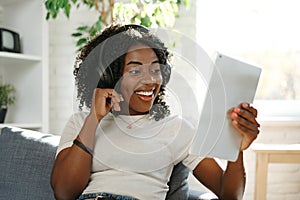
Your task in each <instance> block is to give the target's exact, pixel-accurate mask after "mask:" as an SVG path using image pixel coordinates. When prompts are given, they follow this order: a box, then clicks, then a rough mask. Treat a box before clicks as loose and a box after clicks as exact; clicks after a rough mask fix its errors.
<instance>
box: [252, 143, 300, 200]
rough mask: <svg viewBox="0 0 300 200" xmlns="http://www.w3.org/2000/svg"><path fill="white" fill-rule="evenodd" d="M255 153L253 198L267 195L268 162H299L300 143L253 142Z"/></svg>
mask: <svg viewBox="0 0 300 200" xmlns="http://www.w3.org/2000/svg"><path fill="white" fill-rule="evenodd" d="M252 149H253V150H254V151H255V153H256V174H255V192H254V197H255V200H264V199H266V197H267V178H268V164H269V163H300V144H253V145H252Z"/></svg>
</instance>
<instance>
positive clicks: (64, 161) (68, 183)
mask: <svg viewBox="0 0 300 200" xmlns="http://www.w3.org/2000/svg"><path fill="white" fill-rule="evenodd" d="M96 128H97V123H95V122H94V121H93V120H92V119H90V118H89V117H87V119H86V120H85V123H84V125H83V127H82V129H81V131H80V133H79V135H78V137H77V139H78V140H79V141H81V142H82V143H83V144H84V145H85V146H87V147H88V148H90V149H93V148H94V139H95V132H96ZM91 165H92V155H90V154H88V153H87V152H85V151H84V150H82V149H81V148H80V147H78V146H77V145H75V144H73V145H72V146H71V147H70V148H68V149H65V150H63V151H62V152H61V153H60V154H59V155H58V156H57V158H56V161H55V164H54V167H53V171H52V176H51V185H52V188H53V190H54V194H55V196H56V198H57V199H75V198H76V197H77V196H78V195H80V194H81V193H82V191H83V190H84V189H85V187H86V185H87V183H88V181H89V178H90V169H91Z"/></svg>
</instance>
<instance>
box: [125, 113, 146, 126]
mask: <svg viewBox="0 0 300 200" xmlns="http://www.w3.org/2000/svg"><path fill="white" fill-rule="evenodd" d="M147 116H148V115H144V116H143V117H141V118H138V119H137V120H135V121H133V122H131V123H128V122H127V121H126V120H125V119H123V118H122V117H121V116H119V118H120V119H121V120H122V121H123V122H125V123H126V124H128V125H127V126H126V128H128V129H132V125H133V124H135V123H137V122H138V121H140V120H142V119H145V118H146V117H147Z"/></svg>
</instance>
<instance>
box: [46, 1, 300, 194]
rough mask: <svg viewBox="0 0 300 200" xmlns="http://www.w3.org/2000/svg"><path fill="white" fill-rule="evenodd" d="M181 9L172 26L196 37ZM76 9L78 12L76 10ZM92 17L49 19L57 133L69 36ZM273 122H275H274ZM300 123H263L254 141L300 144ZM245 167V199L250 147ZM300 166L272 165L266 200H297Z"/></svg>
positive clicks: (69, 86) (188, 13) (63, 111)
mask: <svg viewBox="0 0 300 200" xmlns="http://www.w3.org/2000/svg"><path fill="white" fill-rule="evenodd" d="M192 2H193V5H192V6H191V8H190V9H188V10H186V9H185V8H184V9H182V10H181V13H180V16H181V17H180V18H179V19H178V20H177V22H176V25H175V28H176V29H179V30H180V31H181V32H183V33H184V34H185V35H187V36H189V37H191V38H195V36H196V27H195V24H196V23H195V19H196V9H195V8H196V6H195V5H194V1H192ZM77 12H78V11H77ZM94 17H95V16H94V15H93V13H92V12H91V11H86V10H83V11H80V13H77V15H76V16H75V15H73V16H71V20H67V19H65V18H64V17H60V18H59V19H58V20H55V21H51V22H50V25H49V29H50V34H49V37H50V38H49V39H50V58H49V61H50V132H52V133H55V134H60V132H61V130H62V128H63V126H64V124H65V123H66V121H67V118H68V117H69V116H70V115H71V113H72V112H73V84H74V77H73V75H72V72H73V63H74V60H75V56H76V54H75V45H74V40H73V39H72V38H71V37H70V34H71V33H72V32H73V30H74V29H75V27H77V26H78V25H80V24H81V22H82V21H88V20H90V19H92V18H94ZM275 125H276V123H275ZM299 132H300V123H299V125H294V126H289V125H288V124H285V125H282V126H278V125H276V126H273V125H271V126H270V125H266V124H264V123H263V122H262V128H261V133H260V135H259V138H258V140H257V142H264V143H300V134H299ZM245 162H246V169H247V172H248V173H247V186H246V193H245V198H244V199H246V200H252V199H253V195H254V172H255V155H254V153H253V151H252V150H251V149H249V150H247V151H246V152H245ZM299 177H300V165H298V164H292V165H288V164H271V165H270V167H269V177H268V199H272V200H273V199H275V200H276V199H278V200H279V199H280V200H283V199H289V200H291V199H292V200H293V199H294V200H296V199H297V200H298V199H300V178H299ZM190 186H191V187H192V188H194V189H199V188H200V189H202V188H203V187H202V186H200V185H199V184H198V183H196V182H195V180H193V179H191V184H190Z"/></svg>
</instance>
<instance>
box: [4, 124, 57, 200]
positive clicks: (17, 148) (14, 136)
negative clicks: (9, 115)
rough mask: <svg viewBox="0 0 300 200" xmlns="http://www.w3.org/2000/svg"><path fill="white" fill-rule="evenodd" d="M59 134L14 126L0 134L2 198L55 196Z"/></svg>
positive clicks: (38, 199)
mask: <svg viewBox="0 0 300 200" xmlns="http://www.w3.org/2000/svg"><path fill="white" fill-rule="evenodd" d="M59 139H60V137H59V136H55V135H51V134H43V133H40V132H36V131H30V130H24V129H19V128H14V127H4V128H2V129H1V134H0V159H1V161H0V199H33V200H35V199H36V200H40V199H54V196H53V192H52V189H51V186H50V175H51V170H52V167H53V163H54V159H55V153H56V148H57V145H58V143H59Z"/></svg>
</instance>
